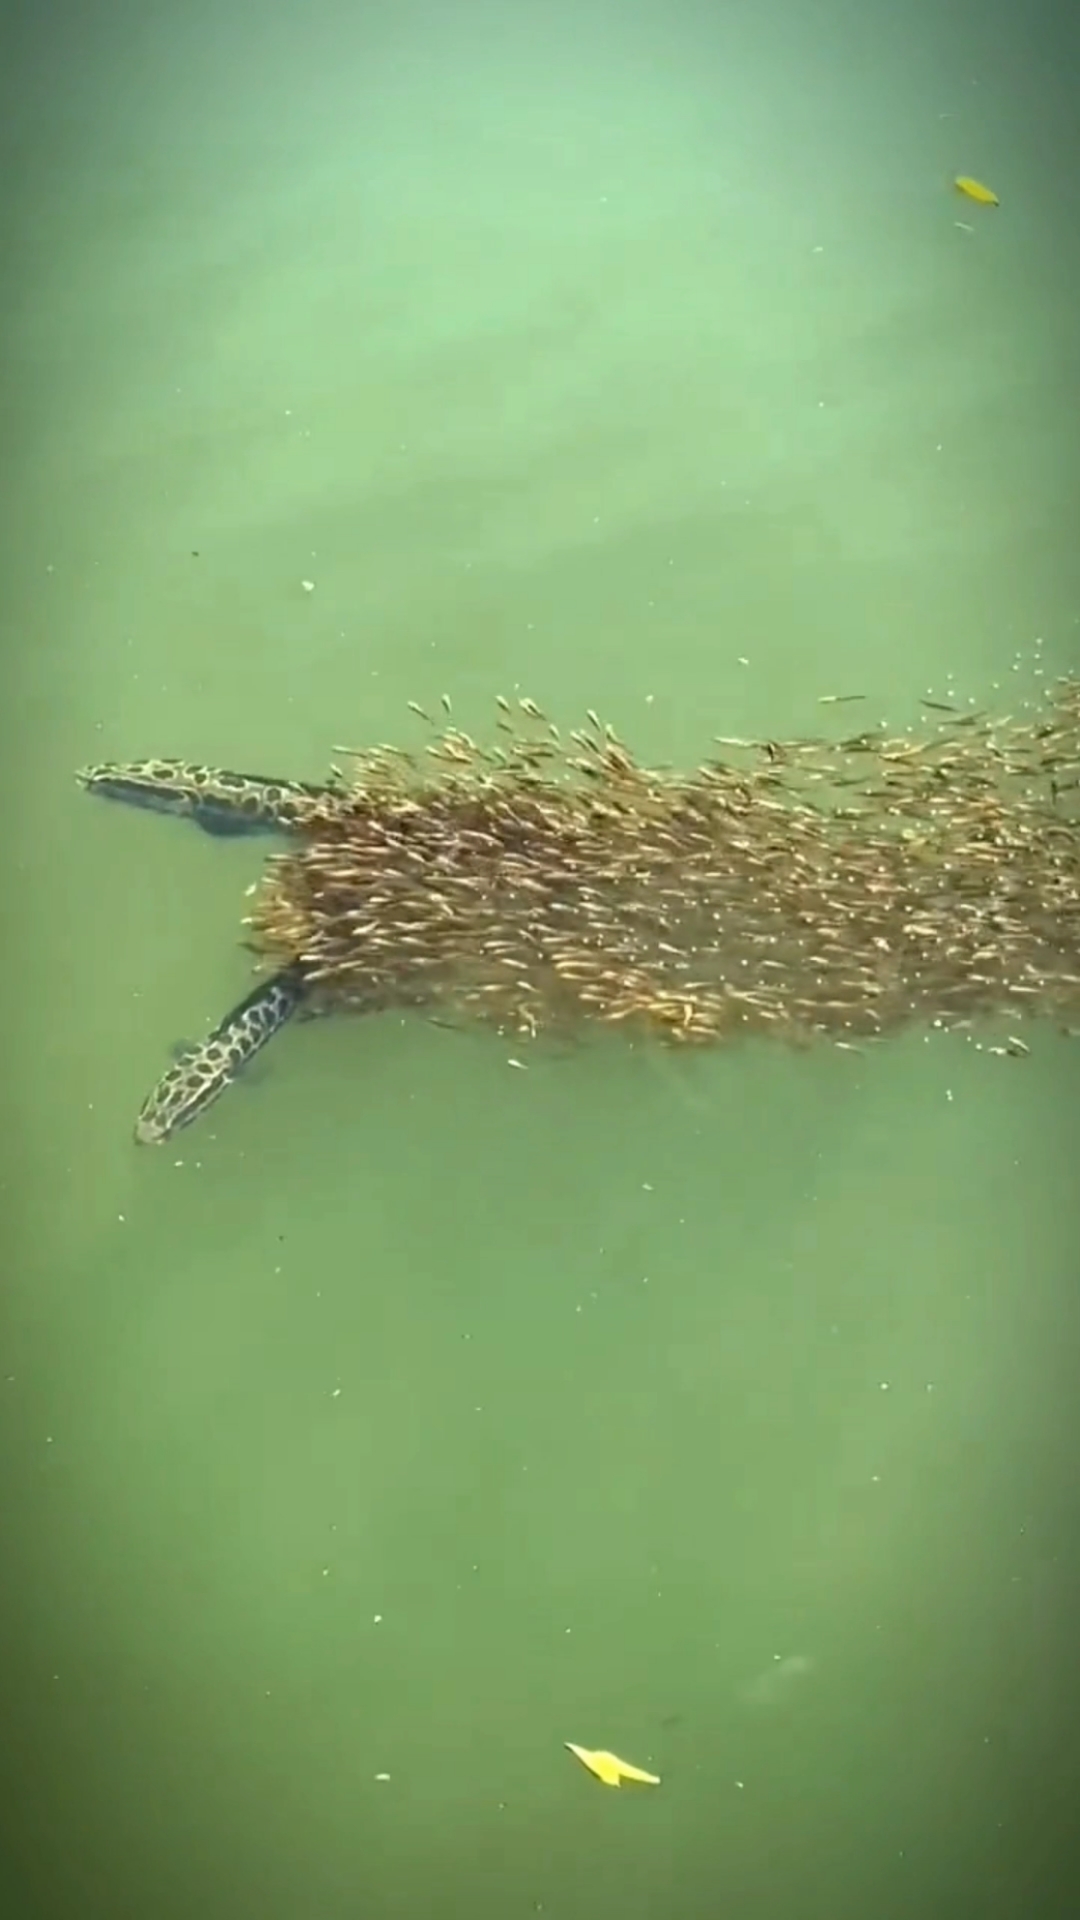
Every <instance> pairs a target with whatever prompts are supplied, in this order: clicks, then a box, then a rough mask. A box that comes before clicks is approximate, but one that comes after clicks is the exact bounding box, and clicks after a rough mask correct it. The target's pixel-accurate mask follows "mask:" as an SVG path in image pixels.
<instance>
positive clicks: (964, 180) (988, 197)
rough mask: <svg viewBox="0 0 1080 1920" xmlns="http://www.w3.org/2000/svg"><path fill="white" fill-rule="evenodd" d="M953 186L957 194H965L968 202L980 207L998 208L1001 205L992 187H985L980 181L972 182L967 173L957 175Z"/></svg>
mask: <svg viewBox="0 0 1080 1920" xmlns="http://www.w3.org/2000/svg"><path fill="white" fill-rule="evenodd" d="M953 186H954V187H955V188H956V191H957V193H965V194H966V195H967V197H968V199H969V200H974V201H976V202H977V204H978V205H979V206H980V207H1000V205H1001V201H1000V200H999V199H998V197H997V194H996V193H995V192H994V189H993V187H985V186H984V185H983V183H982V181H981V180H973V179H972V178H971V175H970V174H969V173H958V174H957V176H956V179H955V180H954V181H953Z"/></svg>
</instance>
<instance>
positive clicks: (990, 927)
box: [249, 681, 1080, 1043]
mask: <svg viewBox="0 0 1080 1920" xmlns="http://www.w3.org/2000/svg"><path fill="white" fill-rule="evenodd" d="M500 709H501V711H500V720H499V726H500V729H501V735H500V740H501V743H500V744H498V745H495V746H487V747H484V746H481V745H478V744H477V743H476V742H475V741H473V740H472V739H470V738H469V737H468V735H466V734H464V733H462V732H460V731H459V730H458V729H457V728H455V727H453V726H447V727H446V728H445V730H442V731H439V730H437V729H435V728H434V726H433V730H432V738H431V740H430V743H429V744H428V745H427V746H426V748H424V749H422V750H421V751H420V752H419V753H417V754H409V753H405V752H401V751H399V750H397V749H393V748H389V747H381V748H376V749H373V750H371V751H364V752H357V753H355V754H352V755H350V762H349V766H348V769H347V770H346V771H344V772H343V773H342V775H341V780H342V782H343V786H342V787H341V788H339V790H338V797H337V798H336V800H335V803H334V806H333V809H332V810H331V811H330V812H328V815H327V818H326V819H325V820H324V821H323V822H321V823H320V824H319V825H318V826H316V827H312V828H309V829H308V831H307V833H306V835H305V837H304V838H303V839H302V840H301V841H300V842H299V844H298V845H297V846H296V847H295V849H294V850H291V851H290V852H288V853H286V854H283V855H282V856H281V857H279V858H277V859H275V860H273V861H271V862H270V864H269V867H268V870H267V873H266V877H265V880H264V882H263V884H262V887H261V889H260V893H259V896H258V898H257V901H256V903H255V908H254V911H253V913H252V915H251V917H250V921H249V925H250V928H251V939H252V944H253V945H254V946H255V948H256V950H257V951H258V952H259V953H260V954H261V955H263V956H264V957H265V958H266V959H267V960H268V961H272V962H273V963H274V964H275V965H281V964H282V963H283V962H285V963H289V962H294V961H297V960H299V961H301V962H302V964H303V967H304V969H305V975H306V978H307V980H308V982H309V983H310V985H311V988H312V994H313V1003H314V1005H315V1006H316V1007H317V1008H319V1009H322V1010H331V1009H332V1010H338V1009H348V1008H355V1009H358V1010H370V1009H373V1008H376V1007H390V1006H408V1005H414V1006H425V1007H427V1008H429V1009H439V1010H441V1011H445V1012H448V1013H460V1014H462V1015H465V1016H469V1017H474V1018H481V1019H484V1020H486V1021H489V1022H492V1023H495V1024H496V1025H497V1026H498V1027H499V1028H501V1029H503V1030H513V1031H518V1032H521V1033H524V1034H528V1035H533V1034H537V1033H540V1032H542V1031H547V1030H551V1029H555V1028H565V1027H567V1026H574V1025H580V1024H581V1023H582V1022H587V1023H593V1022H605V1023H613V1024H619V1025H622V1026H625V1027H626V1028H628V1029H630V1030H634V1031H637V1032H639V1033H640V1032H652V1033H654V1034H661V1035H663V1036H665V1037H667V1038H669V1039H670V1040H673V1041H678V1042H685V1043H707V1042H716V1041H721V1040H728V1039H730V1038H732V1037H734V1036H735V1035H737V1034H740V1033H747V1032H755V1031H756V1032H762V1033H771V1034H774V1035H777V1036H780V1037H782V1038H786V1039H788V1040H791V1041H794V1042H804V1041H807V1040H809V1039H811V1038H812V1037H813V1036H815V1035H828V1036H831V1037H832V1038H833V1039H834V1040H836V1041H840V1042H843V1041H845V1040H846V1039H851V1040H855V1039H857V1038H858V1037H860V1036H874V1035H879V1034H886V1033H889V1032H893V1031H896V1030H898V1029H900V1028H902V1027H904V1026H905V1025H908V1024H910V1023H912V1022H934V1023H938V1024H941V1025H946V1026H957V1025H961V1024H965V1023H970V1022H972V1021H973V1020H975V1019H978V1018H981V1017H983V1016H985V1015H987V1014H992V1013H1000V1012H1012V1013H1014V1014H1019V1013H1021V1012H1026V1013H1032V1014H1040V1015H1047V1014H1049V1015H1053V1016H1057V1017H1064V1016H1067V1015H1068V1014H1071V1013H1075V1012H1076V1011H1077V1010H1078V1009H1080V834H1078V817H1077V815H1078V809H1077V790H1078V780H1080V684H1078V683H1074V682H1071V681H1062V682H1058V683H1057V684H1056V685H1055V686H1054V687H1053V688H1052V690H1051V692H1050V693H1049V695H1048V696H1047V698H1046V700H1045V701H1044V702H1043V703H1042V704H1041V705H1040V706H1039V708H1038V709H1037V710H1035V711H1034V712H1032V713H1029V714H1027V715H1025V716H1024V717H1021V718H1019V719H1017V718H1012V719H994V718H993V717H988V716H985V715H975V714H967V713H961V712H954V711H950V712H948V713H947V714H946V715H945V717H944V718H942V719H940V720H936V724H935V725H934V726H933V728H932V730H931V731H930V732H928V733H927V734H926V735H924V736H921V737H916V736H915V735H912V734H903V735H901V736H898V737H894V738H890V737H888V736H887V735H886V733H885V732H884V730H882V729H870V730H868V731H866V732H862V733H856V734H854V735H849V736H847V737H845V738H843V739H840V740H837V741H833V742H830V741H829V740H827V739H825V738H813V739H805V740H774V741H760V742H751V741H734V740H724V741H719V742H717V743H716V744H717V746H718V749H719V752H720V755H721V757H718V758H716V759H714V760H710V761H707V762H706V763H705V764H704V765H702V766H701V767H699V768H698V769H697V770H696V772H693V773H688V774H686V773H677V772H672V771H669V770H658V769H655V768H649V767H645V766H641V765H639V764H638V763H637V761H636V760H635V759H634V758H633V756H632V755H631V753H630V752H629V750H628V749H627V748H626V747H625V746H624V745H623V744H622V743H621V741H620V740H618V739H617V738H616V736H615V734H614V733H613V731H612V730H611V728H610V727H606V726H604V725H603V724H602V723H601V722H600V720H599V719H598V718H597V716H596V715H595V714H590V716H589V721H588V725H587V727H585V728H584V729H581V730H578V731H576V732H574V733H572V734H570V735H569V737H568V738H567V739H565V740H564V739H563V738H562V737H561V735H560V734H559V732H558V730H557V729H556V728H555V727H553V726H550V725H548V724H547V722H546V721H545V719H544V716H543V715H542V714H541V713H540V711H539V709H538V708H537V707H536V706H535V705H534V704H533V703H532V702H531V701H523V702H520V703H519V706H518V709H517V710H515V711H514V712H511V709H510V707H509V704H508V703H506V702H500Z"/></svg>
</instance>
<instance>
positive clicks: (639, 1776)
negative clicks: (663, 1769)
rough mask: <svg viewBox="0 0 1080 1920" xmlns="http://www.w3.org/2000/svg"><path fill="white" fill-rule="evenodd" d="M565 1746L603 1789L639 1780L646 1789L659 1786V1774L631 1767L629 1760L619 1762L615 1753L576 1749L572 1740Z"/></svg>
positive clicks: (595, 1749) (586, 1748)
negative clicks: (602, 1784) (592, 1774)
mask: <svg viewBox="0 0 1080 1920" xmlns="http://www.w3.org/2000/svg"><path fill="white" fill-rule="evenodd" d="M566 1746H567V1748H568V1750H569V1751H570V1752H571V1753H572V1754H573V1755H574V1758H575V1759H576V1760H580V1761H581V1764H582V1766H583V1767H588V1769H589V1772H590V1773H594V1774H595V1775H596V1778H597V1779H598V1780H602V1781H603V1783H604V1785H605V1787H620V1786H621V1785H622V1783H623V1781H624V1780H640V1781H641V1783H642V1785H643V1786H646V1787H658V1786H659V1785H660V1776H659V1774H657V1773H645V1772H643V1770H642V1768H641V1767H635V1766H631V1764H630V1762H629V1760H620V1759H619V1756H618V1754H617V1753H607V1752H605V1750H604V1749H603V1748H595V1747H576V1746H575V1745H574V1742H573V1741H572V1740H567V1742H566Z"/></svg>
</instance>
